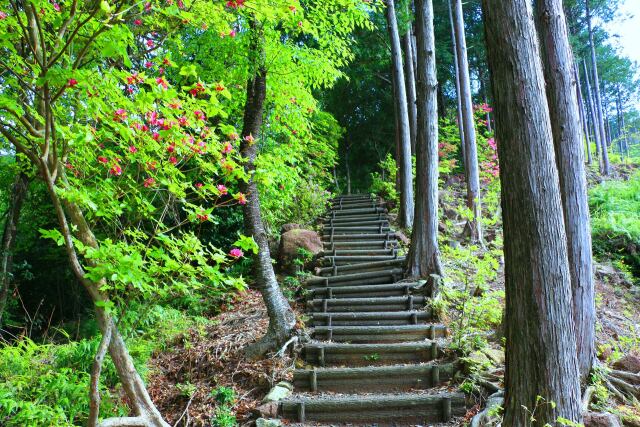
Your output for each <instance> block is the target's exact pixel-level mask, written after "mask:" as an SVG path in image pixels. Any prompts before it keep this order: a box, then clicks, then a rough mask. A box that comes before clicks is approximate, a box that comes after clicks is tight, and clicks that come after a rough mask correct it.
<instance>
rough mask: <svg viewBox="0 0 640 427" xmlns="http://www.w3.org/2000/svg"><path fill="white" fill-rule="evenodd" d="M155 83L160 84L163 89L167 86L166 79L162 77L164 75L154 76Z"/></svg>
mask: <svg viewBox="0 0 640 427" xmlns="http://www.w3.org/2000/svg"><path fill="white" fill-rule="evenodd" d="M156 83H157V84H159V85H160V86H162V88H163V89H166V88H167V81H166V80H165V79H164V77H158V78H156Z"/></svg>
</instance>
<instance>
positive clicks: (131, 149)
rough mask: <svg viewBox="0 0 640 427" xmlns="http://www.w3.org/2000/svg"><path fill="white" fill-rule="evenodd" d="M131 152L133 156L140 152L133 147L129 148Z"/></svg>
mask: <svg viewBox="0 0 640 427" xmlns="http://www.w3.org/2000/svg"><path fill="white" fill-rule="evenodd" d="M129 152H130V153H131V154H134V153H137V152H138V149H137V148H136V147H135V146H133V145H131V146H129Z"/></svg>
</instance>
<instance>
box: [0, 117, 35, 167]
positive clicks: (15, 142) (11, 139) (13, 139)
mask: <svg viewBox="0 0 640 427" xmlns="http://www.w3.org/2000/svg"><path fill="white" fill-rule="evenodd" d="M0 125H2V126H6V124H4V123H0ZM0 133H1V134H2V136H4V137H5V138H7V139H8V140H9V142H11V143H12V144H13V146H14V147H16V150H17V151H19V152H20V153H22V154H24V155H26V156H27V157H28V158H29V160H31V161H32V162H33V163H34V165H37V164H38V156H36V155H35V154H34V153H32V152H31V151H29V150H27V147H25V146H24V145H23V144H22V143H21V142H20V141H18V139H17V138H16V137H15V136H13V135H11V134H10V133H9V132H7V130H6V129H4V128H2V127H0ZM21 136H22V135H21ZM23 138H24V136H23ZM25 139H26V138H25Z"/></svg>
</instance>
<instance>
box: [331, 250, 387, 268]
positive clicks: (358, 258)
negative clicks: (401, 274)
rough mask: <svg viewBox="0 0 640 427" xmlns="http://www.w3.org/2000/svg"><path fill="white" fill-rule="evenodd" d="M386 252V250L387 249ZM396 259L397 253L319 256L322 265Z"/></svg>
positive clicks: (341, 264)
mask: <svg viewBox="0 0 640 427" xmlns="http://www.w3.org/2000/svg"><path fill="white" fill-rule="evenodd" d="M387 252H388V251H387ZM394 259H398V256H397V255H362V256H356V255H352V256H335V257H334V256H326V257H322V258H320V260H319V261H320V263H321V265H323V266H327V267H329V266H331V267H333V266H334V265H338V266H345V265H349V264H357V263H364V262H371V261H390V260H394Z"/></svg>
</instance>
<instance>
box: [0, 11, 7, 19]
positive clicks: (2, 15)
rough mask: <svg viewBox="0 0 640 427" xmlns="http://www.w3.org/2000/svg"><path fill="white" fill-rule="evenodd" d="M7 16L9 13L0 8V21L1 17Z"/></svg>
mask: <svg viewBox="0 0 640 427" xmlns="http://www.w3.org/2000/svg"><path fill="white" fill-rule="evenodd" d="M7 16H9V15H7V13H6V12H3V11H1V10H0V21H1V20H3V19H7Z"/></svg>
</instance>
